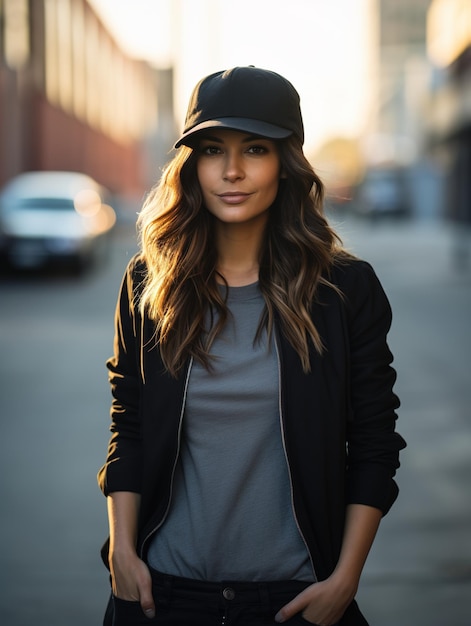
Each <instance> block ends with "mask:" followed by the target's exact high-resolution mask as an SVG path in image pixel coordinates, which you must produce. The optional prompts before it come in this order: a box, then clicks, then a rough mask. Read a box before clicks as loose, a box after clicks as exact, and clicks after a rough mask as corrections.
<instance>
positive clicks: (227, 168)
mask: <svg viewBox="0 0 471 626" xmlns="http://www.w3.org/2000/svg"><path fill="white" fill-rule="evenodd" d="M243 177H244V169H243V165H242V160H241V158H240V156H239V155H238V154H235V153H233V152H228V153H227V155H226V159H225V161H224V173H223V178H224V180H227V181H229V182H234V181H236V180H240V179H241V178H243Z"/></svg>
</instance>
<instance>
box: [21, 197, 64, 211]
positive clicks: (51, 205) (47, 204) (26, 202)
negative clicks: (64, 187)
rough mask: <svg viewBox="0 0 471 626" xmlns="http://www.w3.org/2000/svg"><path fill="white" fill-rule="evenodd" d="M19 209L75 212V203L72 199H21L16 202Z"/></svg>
mask: <svg viewBox="0 0 471 626" xmlns="http://www.w3.org/2000/svg"><path fill="white" fill-rule="evenodd" d="M15 207H16V208H17V209H29V210H30V209H37V210H47V211H55V210H58V211H63V210H73V209H74V201H73V200H71V199H70V198H21V199H19V200H17V201H16V203H15Z"/></svg>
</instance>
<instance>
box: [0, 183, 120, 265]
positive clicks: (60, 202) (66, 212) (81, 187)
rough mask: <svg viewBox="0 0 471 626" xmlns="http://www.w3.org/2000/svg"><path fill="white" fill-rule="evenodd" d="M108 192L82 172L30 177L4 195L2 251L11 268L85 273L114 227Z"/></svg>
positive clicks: (10, 186)
mask: <svg viewBox="0 0 471 626" xmlns="http://www.w3.org/2000/svg"><path fill="white" fill-rule="evenodd" d="M105 197H106V190H105V189H104V188H103V187H102V186H101V185H99V184H98V183H97V182H96V181H95V180H93V179H92V178H90V177H89V176H87V175H85V174H81V173H78V172H26V173H23V174H20V175H18V176H16V177H15V178H13V179H12V180H10V181H9V182H8V183H7V184H6V185H5V187H4V188H3V190H2V192H1V193H0V249H1V251H2V253H3V255H4V256H5V257H6V259H7V260H8V261H9V263H10V264H11V265H13V266H14V267H17V268H36V267H39V266H41V265H44V264H46V263H47V262H50V261H59V262H61V263H64V262H68V263H71V264H73V266H74V267H75V268H77V269H79V270H82V269H85V268H87V267H88V266H89V265H90V264H91V263H92V262H93V261H94V260H95V259H96V258H97V256H98V255H99V253H100V252H101V251H102V250H103V249H104V246H106V244H107V241H106V240H107V238H108V235H109V233H110V232H111V230H112V229H113V226H114V224H115V222H116V214H115V212H114V210H113V209H112V208H111V207H110V206H108V205H107V204H105V203H104V200H105Z"/></svg>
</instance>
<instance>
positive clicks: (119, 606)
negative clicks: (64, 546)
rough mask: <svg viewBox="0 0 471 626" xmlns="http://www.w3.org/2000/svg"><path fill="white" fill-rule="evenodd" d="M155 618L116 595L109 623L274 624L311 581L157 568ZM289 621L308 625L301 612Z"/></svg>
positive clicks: (115, 625) (137, 625) (171, 625)
mask: <svg viewBox="0 0 471 626" xmlns="http://www.w3.org/2000/svg"><path fill="white" fill-rule="evenodd" d="M151 574H152V589H153V596H154V601H155V604H156V611H155V612H156V615H155V618H153V619H149V618H146V617H145V615H144V613H143V612H142V610H141V606H140V604H139V603H138V602H127V601H125V600H120V599H119V598H112V599H111V601H110V605H109V607H108V609H109V610H108V611H107V617H105V622H104V624H105V626H268V625H269V624H270V625H271V626H273V625H274V624H276V622H275V615H276V613H277V612H278V610H279V609H280V608H281V607H282V606H284V605H285V604H287V603H288V602H289V601H290V600H292V599H293V598H294V596H296V595H297V594H298V593H300V592H301V591H302V590H303V589H305V588H306V587H307V586H308V585H309V584H310V583H303V582H298V581H286V582H284V581H280V582H266V583H245V582H232V581H227V582H222V583H207V582H202V581H197V580H190V579H186V578H178V577H175V576H167V575H165V574H160V573H158V572H156V571H155V570H151ZM285 623H286V624H290V625H291V626H295V625H297V624H302V625H303V626H306V624H308V623H309V622H307V621H306V620H304V619H303V617H302V616H301V615H297V616H295V617H294V618H292V619H290V620H289V621H288V622H285Z"/></svg>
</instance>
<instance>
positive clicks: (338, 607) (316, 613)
mask: <svg viewBox="0 0 471 626" xmlns="http://www.w3.org/2000/svg"><path fill="white" fill-rule="evenodd" d="M355 593H356V585H351V584H344V583H343V581H341V580H340V579H339V578H338V577H337V576H336V575H335V574H332V576H331V577H330V578H327V579H326V580H323V581H321V582H318V583H314V584H313V585H310V586H309V587H307V588H306V589H305V590H304V591H302V592H301V593H300V594H298V595H297V596H296V597H295V598H293V600H291V602H289V603H288V604H285V606H284V607H282V608H281V609H280V610H279V611H278V613H277V614H276V617H275V621H276V622H279V623H282V622H286V621H287V620H289V619H291V618H292V617H293V616H294V615H296V613H301V612H302V615H303V618H304V619H305V620H306V621H308V622H311V623H312V624H317V625H318V626H331V625H332V624H336V623H337V622H338V621H339V620H340V619H341V617H342V615H343V614H344V613H345V610H346V609H347V607H348V605H349V604H350V602H351V601H352V600H353V598H354V597H355Z"/></svg>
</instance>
